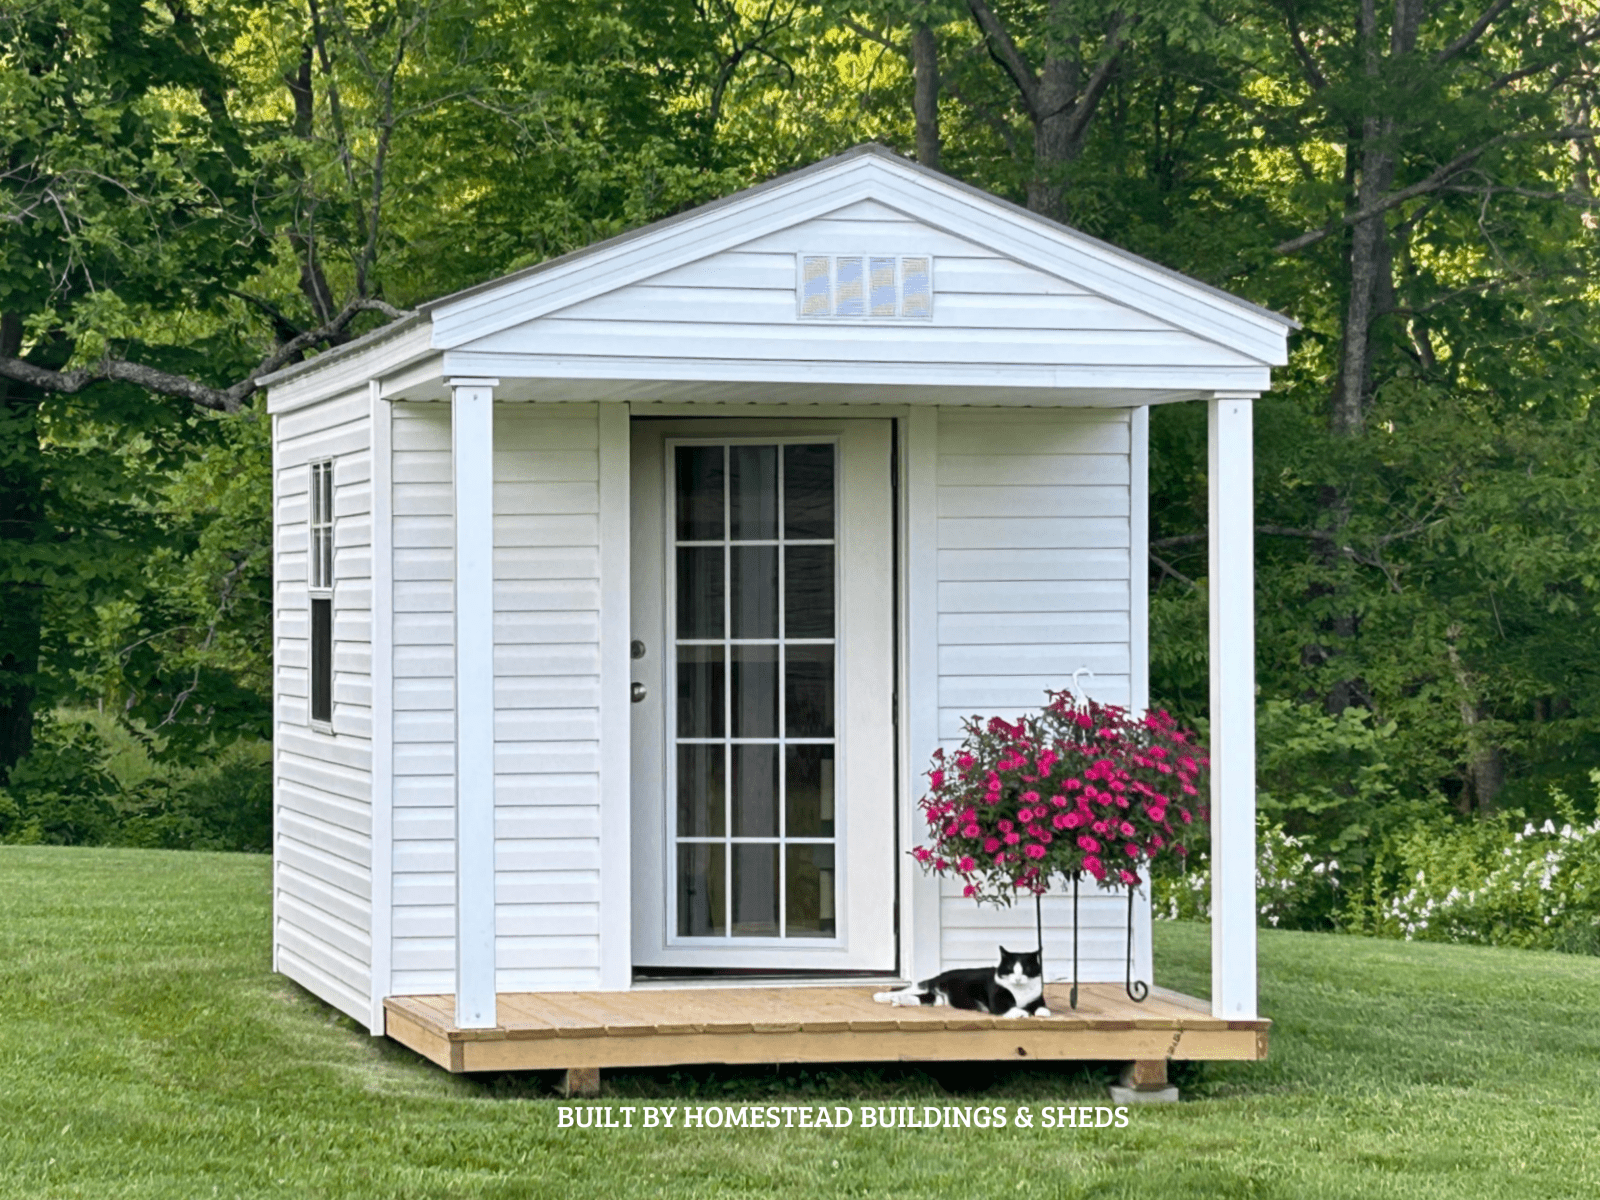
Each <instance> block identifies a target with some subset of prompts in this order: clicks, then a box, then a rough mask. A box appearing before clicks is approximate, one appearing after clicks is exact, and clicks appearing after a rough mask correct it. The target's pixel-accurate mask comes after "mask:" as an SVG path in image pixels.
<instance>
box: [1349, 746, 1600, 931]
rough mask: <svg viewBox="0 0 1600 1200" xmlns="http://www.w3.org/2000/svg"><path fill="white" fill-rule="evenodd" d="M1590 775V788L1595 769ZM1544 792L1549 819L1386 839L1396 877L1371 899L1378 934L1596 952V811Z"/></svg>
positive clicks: (1599, 901) (1599, 885)
mask: <svg viewBox="0 0 1600 1200" xmlns="http://www.w3.org/2000/svg"><path fill="white" fill-rule="evenodd" d="M1590 778H1591V779H1593V780H1595V782H1596V785H1597V787H1600V771H1596V772H1593V773H1591V775H1590ZM1552 798H1553V799H1554V801H1555V804H1556V808H1557V810H1558V811H1559V812H1560V813H1561V815H1562V823H1561V824H1560V825H1559V826H1557V824H1556V822H1555V821H1553V820H1547V821H1545V822H1544V823H1543V824H1541V825H1538V826H1535V825H1533V824H1532V823H1531V822H1525V821H1522V820H1520V819H1507V820H1505V821H1502V822H1494V823H1490V822H1478V823H1476V824H1474V825H1467V826H1461V827H1458V828H1456V829H1453V830H1450V831H1448V832H1441V831H1439V830H1437V829H1423V828H1417V829H1414V830H1412V831H1411V832H1409V833H1407V834H1406V835H1404V836H1402V837H1399V838H1397V839H1395V841H1394V843H1393V847H1392V853H1393V856H1394V859H1395V862H1394V868H1395V875H1396V876H1397V877H1398V879H1399V883H1398V884H1397V885H1396V886H1394V887H1393V888H1392V889H1390V890H1389V892H1388V894H1387V895H1383V896H1380V897H1377V898H1376V903H1375V904H1374V905H1373V909H1374V911H1373V919H1374V923H1375V924H1376V926H1377V929H1378V932H1380V933H1389V934H1392V935H1397V936H1400V937H1404V938H1407V939H1411V938H1416V939H1418V940H1425V941H1438V942H1478V943H1482V944H1486V945H1495V946H1524V947H1533V948H1541V949H1555V950H1568V951H1573V952H1576V953H1586V954H1600V818H1597V819H1595V820H1592V821H1588V822H1584V821H1583V819H1582V818H1581V817H1580V816H1579V815H1578V814H1577V811H1576V806H1575V805H1573V804H1572V802H1571V801H1570V800H1569V799H1568V798H1567V797H1566V796H1565V795H1564V794H1562V793H1561V792H1559V791H1557V792H1555V793H1554V794H1553V796H1552Z"/></svg>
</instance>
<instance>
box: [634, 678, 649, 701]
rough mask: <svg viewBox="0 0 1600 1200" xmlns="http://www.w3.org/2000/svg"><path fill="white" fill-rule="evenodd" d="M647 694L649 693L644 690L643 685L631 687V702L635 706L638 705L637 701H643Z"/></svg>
mask: <svg viewBox="0 0 1600 1200" xmlns="http://www.w3.org/2000/svg"><path fill="white" fill-rule="evenodd" d="M649 694H650V693H649V692H648V691H646V690H645V686H644V684H642V683H636V684H634V685H633V692H632V695H633V702H634V703H635V704H637V703H639V701H641V700H643V699H644V698H645V697H646V696H648V695H649Z"/></svg>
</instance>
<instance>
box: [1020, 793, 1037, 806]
mask: <svg viewBox="0 0 1600 1200" xmlns="http://www.w3.org/2000/svg"><path fill="white" fill-rule="evenodd" d="M1038 800H1039V793H1038V792H1023V793H1022V802H1023V803H1024V804H1035V803H1037V802H1038Z"/></svg>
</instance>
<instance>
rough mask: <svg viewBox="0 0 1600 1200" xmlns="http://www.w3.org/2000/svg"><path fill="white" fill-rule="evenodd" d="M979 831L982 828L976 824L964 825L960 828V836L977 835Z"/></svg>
mask: <svg viewBox="0 0 1600 1200" xmlns="http://www.w3.org/2000/svg"><path fill="white" fill-rule="evenodd" d="M981 832H982V830H980V829H979V828H978V827H977V826H976V825H964V826H962V828H961V836H962V837H977V836H978V834H979V833H981Z"/></svg>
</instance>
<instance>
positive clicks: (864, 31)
mask: <svg viewBox="0 0 1600 1200" xmlns="http://www.w3.org/2000/svg"><path fill="white" fill-rule="evenodd" d="M843 24H844V27H845V28H846V29H848V30H850V31H851V32H852V33H855V34H857V35H859V36H861V37H864V38H866V39H867V41H869V42H876V43H878V45H880V46H882V47H883V48H884V49H885V50H892V51H894V53H896V54H903V55H906V56H907V57H910V54H909V52H908V51H907V50H906V48H905V47H904V46H896V45H895V44H894V42H893V41H891V40H890V39H889V38H888V37H886V36H885V35H884V34H881V33H875V32H874V31H873V30H871V29H868V28H867V27H866V26H865V25H863V24H862V23H861V22H860V21H857V20H855V19H854V18H853V17H845V18H843Z"/></svg>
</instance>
